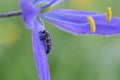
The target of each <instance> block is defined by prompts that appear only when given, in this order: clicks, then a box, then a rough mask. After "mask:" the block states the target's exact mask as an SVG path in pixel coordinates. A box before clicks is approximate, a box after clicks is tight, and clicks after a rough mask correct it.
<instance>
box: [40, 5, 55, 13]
mask: <svg viewBox="0 0 120 80" xmlns="http://www.w3.org/2000/svg"><path fill="white" fill-rule="evenodd" d="M53 7H54V6H52V5H51V6H49V7H48V8H45V9H43V10H42V11H40V12H41V13H45V12H47V11H49V10H51V9H53Z"/></svg>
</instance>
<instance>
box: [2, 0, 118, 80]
mask: <svg viewBox="0 0 120 80" xmlns="http://www.w3.org/2000/svg"><path fill="white" fill-rule="evenodd" d="M119 5H120V0H68V2H66V3H62V4H59V5H58V6H56V7H57V8H60V7H61V8H70V9H78V10H89V11H97V12H100V13H104V12H105V9H106V7H108V6H111V7H112V10H113V15H114V16H118V17H120V7H119ZM19 9H20V7H19V4H18V0H0V13H2V12H8V11H14V10H19ZM45 26H46V28H47V30H48V31H49V32H50V33H51V35H52V38H53V50H52V52H51V54H50V55H49V65H50V71H51V78H52V80H120V35H116V36H110V37H106V36H93V35H89V36H88V35H85V36H75V35H72V34H68V33H66V32H63V31H61V30H59V29H57V28H55V27H54V26H52V25H51V24H50V23H48V22H45ZM0 80H39V79H38V76H37V72H36V68H35V61H34V57H33V52H32V43H31V31H30V30H27V29H26V27H25V24H24V22H23V20H22V18H21V16H19V17H11V18H4V19H3V18H2V19H0Z"/></svg>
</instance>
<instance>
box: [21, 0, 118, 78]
mask: <svg viewBox="0 0 120 80" xmlns="http://www.w3.org/2000/svg"><path fill="white" fill-rule="evenodd" d="M63 1H64V0H20V7H21V9H22V16H23V19H24V21H25V23H26V27H27V28H28V29H31V30H32V44H33V52H34V57H35V61H36V67H37V71H38V75H39V78H40V80H50V72H49V67H48V57H47V54H46V46H47V44H45V41H44V40H42V39H41V38H42V37H43V36H41V35H43V34H42V32H44V31H45V27H44V23H43V21H42V19H46V20H47V21H49V22H50V23H51V24H53V25H55V26H56V27H57V28H59V29H61V30H63V31H66V32H68V33H72V34H75V35H83V34H96V35H114V34H119V33H120V18H117V17H112V10H111V8H110V7H108V8H107V9H106V13H103V14H100V13H96V12H89V11H80V10H70V9H53V7H54V6H55V5H56V4H58V3H60V2H63ZM40 4H42V6H40ZM44 37H46V36H44ZM44 37H43V39H44ZM47 37H50V36H47Z"/></svg>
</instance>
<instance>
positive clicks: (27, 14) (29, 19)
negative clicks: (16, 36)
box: [20, 0, 39, 29]
mask: <svg viewBox="0 0 120 80" xmlns="http://www.w3.org/2000/svg"><path fill="white" fill-rule="evenodd" d="M20 6H21V9H22V16H23V19H24V21H25V23H26V26H27V28H28V29H32V28H34V27H35V23H34V19H35V17H36V16H37V15H38V13H39V11H38V9H37V8H35V6H34V5H33V4H32V3H31V2H29V1H28V0H20Z"/></svg>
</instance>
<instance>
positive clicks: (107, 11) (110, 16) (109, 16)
mask: <svg viewBox="0 0 120 80" xmlns="http://www.w3.org/2000/svg"><path fill="white" fill-rule="evenodd" d="M106 13H107V16H106V21H107V22H109V21H110V20H111V18H112V10H111V7H108V8H107V9H106Z"/></svg>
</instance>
